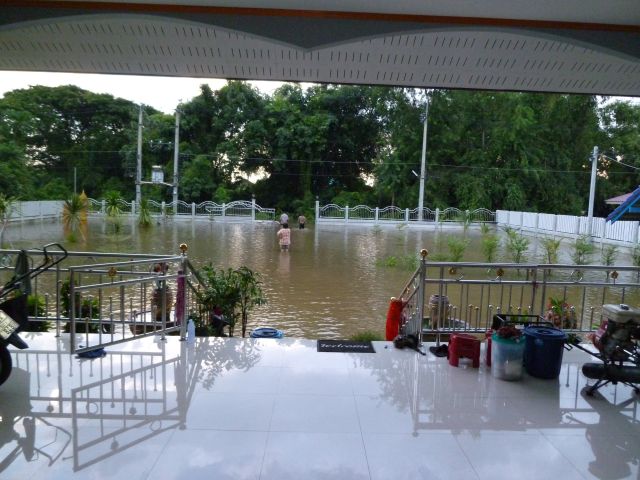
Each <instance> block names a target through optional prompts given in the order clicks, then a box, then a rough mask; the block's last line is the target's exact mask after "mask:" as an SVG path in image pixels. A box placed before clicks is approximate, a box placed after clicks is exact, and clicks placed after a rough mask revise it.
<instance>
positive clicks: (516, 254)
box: [507, 230, 531, 263]
mask: <svg viewBox="0 0 640 480" xmlns="http://www.w3.org/2000/svg"><path fill="white" fill-rule="evenodd" d="M530 243H531V241H530V240H529V239H528V238H526V237H525V236H524V235H521V234H519V233H518V232H516V231H515V230H508V231H507V251H508V252H509V254H510V255H511V258H512V259H513V262H514V263H522V262H524V261H525V260H526V252H527V249H528V248H529V244H530Z"/></svg>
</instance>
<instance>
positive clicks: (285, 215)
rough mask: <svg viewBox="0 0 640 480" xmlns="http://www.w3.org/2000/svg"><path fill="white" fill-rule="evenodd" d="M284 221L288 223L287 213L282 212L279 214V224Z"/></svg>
mask: <svg viewBox="0 0 640 480" xmlns="http://www.w3.org/2000/svg"><path fill="white" fill-rule="evenodd" d="M286 223H289V215H287V214H286V213H283V214H282V215H280V226H283V225H285V224H286Z"/></svg>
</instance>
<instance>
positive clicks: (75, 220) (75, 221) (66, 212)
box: [62, 193, 87, 241]
mask: <svg viewBox="0 0 640 480" xmlns="http://www.w3.org/2000/svg"><path fill="white" fill-rule="evenodd" d="M86 211H87V204H86V203H85V202H83V200H82V198H80V195H76V194H75V193H74V194H73V195H71V197H70V198H68V199H67V200H65V201H64V206H63V207H62V224H63V226H64V235H65V237H67V239H68V240H70V241H74V239H75V234H76V231H78V230H79V231H80V235H82V239H83V240H85V239H86V236H85V234H84V232H83V229H82V228H81V227H82V226H83V225H86V218H87V214H86Z"/></svg>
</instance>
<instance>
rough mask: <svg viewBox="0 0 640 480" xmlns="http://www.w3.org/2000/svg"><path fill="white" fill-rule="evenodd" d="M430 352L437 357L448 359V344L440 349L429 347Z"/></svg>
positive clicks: (444, 344)
mask: <svg viewBox="0 0 640 480" xmlns="http://www.w3.org/2000/svg"><path fill="white" fill-rule="evenodd" d="M429 351H430V352H431V353H433V354H434V355H435V356H436V357H446V356H447V355H448V353H449V347H448V346H447V344H446V343H443V344H442V345H440V346H439V347H429Z"/></svg>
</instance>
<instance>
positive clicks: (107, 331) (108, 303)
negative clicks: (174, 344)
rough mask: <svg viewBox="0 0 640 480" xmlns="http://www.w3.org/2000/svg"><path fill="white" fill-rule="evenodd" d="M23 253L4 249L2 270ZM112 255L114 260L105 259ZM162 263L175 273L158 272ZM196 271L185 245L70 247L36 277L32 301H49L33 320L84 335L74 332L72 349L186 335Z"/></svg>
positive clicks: (193, 305)
mask: <svg viewBox="0 0 640 480" xmlns="http://www.w3.org/2000/svg"><path fill="white" fill-rule="evenodd" d="M185 248H186V246H185ZM30 252H31V253H34V254H36V253H41V252H40V251H39V250H35V249H34V250H31V251H30ZM18 253H19V250H0V256H2V257H3V258H5V259H6V260H7V261H6V262H3V263H2V265H3V266H2V267H0V272H5V275H6V276H7V278H9V277H10V276H11V275H12V273H13V266H12V265H13V264H15V256H16V255H17V254H18ZM52 255H54V254H52ZM111 259H113V260H115V261H106V262H105V261H104V260H111ZM158 265H165V266H167V267H168V269H169V271H170V272H171V273H169V272H167V271H165V272H164V274H162V273H159V272H154V271H153V270H154V268H153V267H154V266H158ZM192 272H195V269H194V267H193V266H192V265H191V264H190V263H189V261H188V258H187V256H186V250H185V253H184V254H183V255H179V256H175V255H173V256H172V255H150V254H126V253H102V252H68V258H67V259H66V260H65V261H63V262H62V263H60V264H58V265H56V266H55V268H52V269H51V270H49V271H46V272H44V273H43V274H42V275H40V276H38V277H36V278H35V279H34V280H33V281H32V294H33V295H34V297H35V299H36V300H35V301H34V302H33V303H34V304H37V303H39V302H40V301H42V300H38V299H43V300H44V305H42V306H41V307H40V308H34V310H35V311H31V312H30V313H31V315H30V316H29V320H30V321H32V322H47V323H48V322H53V323H54V326H55V331H56V336H60V335H61V333H62V331H63V329H64V330H65V331H69V332H77V334H78V335H81V337H80V338H82V346H79V345H77V342H76V336H75V335H72V336H71V337H70V339H71V353H79V352H83V351H88V350H93V349H95V348H99V347H103V346H106V345H113V344H117V343H122V342H125V341H128V340H131V339H132V338H136V337H140V336H148V335H153V334H156V333H158V334H160V335H162V336H164V335H165V334H166V333H169V332H171V331H178V330H179V331H180V333H181V336H182V338H183V339H184V337H185V333H186V330H185V328H186V319H187V317H188V312H190V311H195V310H196V309H197V301H196V300H197V299H196V293H195V292H196V289H197V288H198V284H199V283H201V279H200V278H199V277H197V276H194V277H191V273H192ZM192 278H193V281H192ZM180 284H183V285H184V286H185V288H182V287H181V286H180ZM178 295H180V297H178ZM172 297H173V298H175V300H176V302H175V307H174V305H173V301H172ZM178 308H179V309H180V310H179V311H177V309H178ZM42 310H44V311H42ZM80 332H82V333H80ZM91 332H94V333H95V335H94V334H92V333H91ZM83 333H84V336H82V334H83Z"/></svg>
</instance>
